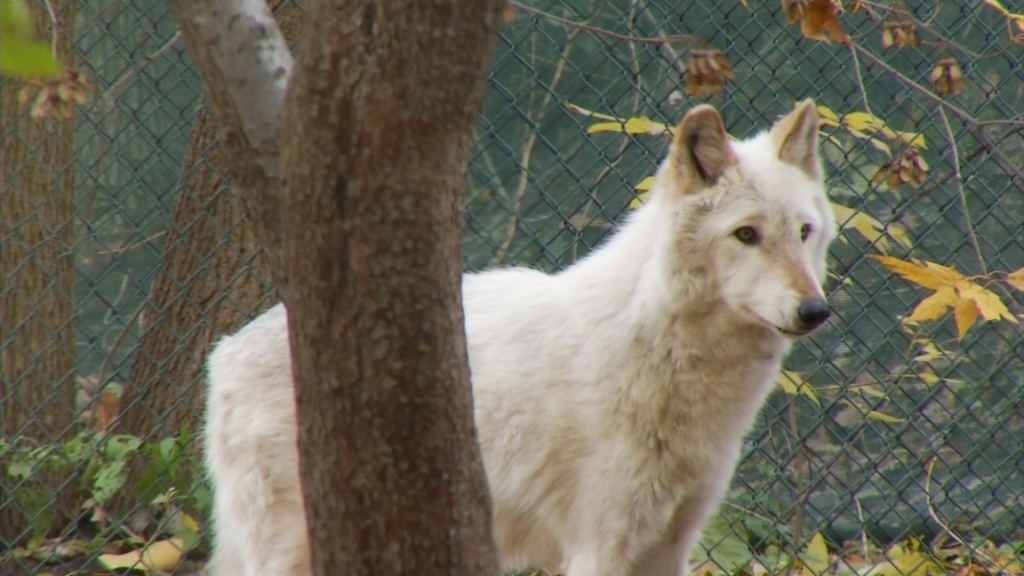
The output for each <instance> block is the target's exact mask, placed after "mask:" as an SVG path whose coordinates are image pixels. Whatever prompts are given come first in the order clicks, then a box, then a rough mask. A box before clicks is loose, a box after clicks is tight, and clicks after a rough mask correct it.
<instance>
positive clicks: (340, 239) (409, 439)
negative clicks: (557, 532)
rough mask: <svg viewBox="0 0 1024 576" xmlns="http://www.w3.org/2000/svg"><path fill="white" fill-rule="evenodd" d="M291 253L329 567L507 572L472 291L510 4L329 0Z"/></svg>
mask: <svg viewBox="0 0 1024 576" xmlns="http://www.w3.org/2000/svg"><path fill="white" fill-rule="evenodd" d="M310 4H311V6H310V19H309V28H308V31H307V34H306V37H307V39H308V40H309V41H307V42H306V43H305V44H304V45H303V47H302V49H301V52H300V55H299V58H298V60H297V61H296V65H295V70H294V72H293V80H292V84H291V87H290V89H289V90H290V93H289V96H288V99H287V102H286V111H285V117H284V121H283V122H284V123H283V126H284V133H283V139H282V176H283V181H282V187H283V206H282V209H281V214H282V229H281V230H282V231H281V239H282V253H283V262H284V272H285V278H286V279H287V280H286V282H285V284H284V285H283V286H281V290H282V293H283V295H284V298H285V301H286V302H287V304H288V307H289V326H290V330H291V346H292V357H293V363H294V364H293V370H294V374H295V379H296V401H297V405H298V421H299V452H300V475H301V478H302V485H303V491H304V493H305V502H306V513H307V518H308V520H307V522H308V528H309V535H310V546H311V551H312V562H313V566H314V570H315V573H316V574H319V575H321V576H326V575H328V574H330V575H334V574H375V575H391V574H394V575H399V574H421V575H425V574H445V575H450V574H466V575H470V574H471V575H473V576H478V575H482V574H498V565H497V560H496V555H495V551H494V544H493V539H492V537H491V531H490V529H491V508H490V496H489V493H488V490H487V485H486V478H485V476H484V470H483V465H482V461H481V456H480V451H479V445H478V443H477V438H476V431H475V427H474V425H473V419H472V418H473V415H472V396H471V391H470V386H469V374H468V366H467V358H466V345H465V333H464V326H463V317H462V303H461V291H460V285H461V258H460V252H459V248H460V245H459V240H460V237H461V227H462V226H461V225H462V194H463V189H464V185H465V176H466V171H467V167H468V154H469V145H470V143H471V140H472V133H473V127H474V125H475V122H476V119H477V114H478V113H479V108H480V104H481V100H482V95H483V90H484V87H485V80H486V72H487V68H488V65H489V63H490V60H491V55H492V51H493V42H494V39H495V35H496V32H497V27H498V23H499V21H500V18H499V14H500V11H501V8H502V6H503V3H502V2H501V1H500V0H486V1H472V0H417V1H413V2H395V1H387V0H381V1H372V0H367V1H360V2H351V1H346V0H333V1H332V0H320V1H317V2H310Z"/></svg>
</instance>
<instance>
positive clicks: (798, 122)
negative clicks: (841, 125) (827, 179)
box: [770, 98, 821, 180]
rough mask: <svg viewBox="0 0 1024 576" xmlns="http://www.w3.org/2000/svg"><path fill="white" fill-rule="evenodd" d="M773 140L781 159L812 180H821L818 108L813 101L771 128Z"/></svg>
mask: <svg viewBox="0 0 1024 576" xmlns="http://www.w3.org/2000/svg"><path fill="white" fill-rule="evenodd" d="M770 134H771V138H772V140H773V141H774V142H775V145H776V146H777V147H778V150H779V160H782V161H783V162H786V163H788V164H792V165H793V166H796V167H797V168H799V169H801V170H803V172H804V173H805V174H807V175H808V176H810V177H811V179H813V180H820V179H821V164H820V163H819V162H818V109H817V107H816V106H815V105H814V101H813V100H811V99H810V98H808V99H806V100H804V101H803V102H801V103H799V104H797V106H796V110H793V111H792V112H790V113H789V114H787V115H786V116H785V117H784V118H782V119H781V120H779V121H778V122H776V123H775V125H774V126H772V129H771V132H770Z"/></svg>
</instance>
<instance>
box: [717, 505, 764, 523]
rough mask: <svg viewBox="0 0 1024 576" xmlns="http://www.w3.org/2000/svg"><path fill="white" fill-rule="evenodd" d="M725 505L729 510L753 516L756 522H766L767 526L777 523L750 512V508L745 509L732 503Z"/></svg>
mask: <svg viewBox="0 0 1024 576" xmlns="http://www.w3.org/2000/svg"><path fill="white" fill-rule="evenodd" d="M725 505H726V506H728V507H730V508H735V509H736V510H739V511H740V512H743V513H744V514H746V515H748V516H753V517H754V518H757V519H758V520H761V521H763V522H767V523H768V524H775V523H776V522H777V521H776V520H772V519H771V518H769V517H767V516H764V515H762V514H758V513H757V512H754V511H753V510H751V509H750V508H745V507H743V506H740V505H739V504H733V503H732V502H725Z"/></svg>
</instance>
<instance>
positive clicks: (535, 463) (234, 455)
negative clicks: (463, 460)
mask: <svg viewBox="0 0 1024 576" xmlns="http://www.w3.org/2000/svg"><path fill="white" fill-rule="evenodd" d="M808 107H809V108H810V110H808ZM691 116H693V118H691ZM687 118H688V119H690V120H687V119H684V121H683V123H682V124H681V125H680V128H679V130H678V131H677V136H676V140H675V142H674V143H673V145H672V148H671V149H670V152H669V157H668V159H667V160H666V161H665V162H664V163H663V165H662V167H661V169H660V170H659V173H658V178H657V183H656V185H655V189H654V191H653V194H652V197H651V200H650V201H649V202H648V203H646V204H645V205H644V206H643V207H642V208H640V209H639V210H637V211H636V212H635V213H634V214H633V215H632V216H631V217H630V218H629V219H628V221H627V222H626V223H625V224H624V225H623V226H622V227H621V230H620V231H619V232H618V233H617V234H615V235H614V236H613V237H612V238H611V239H610V240H609V241H608V242H607V244H605V245H604V246H603V247H601V248H599V249H597V250H595V251H594V252H592V253H591V254H590V256H588V257H587V258H586V259H584V260H583V261H581V262H579V263H577V264H576V265H574V266H572V267H570V268H568V269H566V270H564V271H563V272H561V273H558V274H555V275H548V274H543V273H541V272H537V271H533V270H527V269H522V268H514V269H505V270H495V271H490V272H483V273H480V274H468V275H466V276H465V279H464V282H463V299H464V305H465V312H466V333H467V337H468V342H469V359H470V366H471V372H472V381H473V395H474V405H475V418H476V425H477V427H478V430H479V436H480V442H481V446H482V450H483V457H484V463H485V467H486V470H487V477H488V481H489V485H490V488H491V492H492V495H493V501H494V507H495V509H494V514H495V517H494V528H495V539H496V542H497V545H498V549H499V553H500V556H501V560H502V563H503V565H504V566H506V567H514V566H524V565H533V566H537V567H545V568H548V569H551V570H562V571H566V572H567V573H568V576H622V575H633V576H677V575H681V574H686V571H687V569H686V562H685V560H686V558H687V556H688V554H689V552H690V549H691V547H692V546H693V545H694V544H695V542H696V540H697V537H698V534H699V531H700V528H701V526H702V524H703V522H704V520H705V519H706V517H707V516H708V514H710V513H711V512H712V511H713V510H714V509H715V508H716V507H717V505H718V504H719V502H720V500H721V498H722V496H723V494H724V493H725V490H726V488H727V486H728V484H729V480H730V477H731V475H732V473H733V470H734V467H735V465H736V462H737V459H738V457H739V451H740V445H741V441H742V438H743V436H744V434H745V433H746V432H747V431H748V429H749V428H750V426H751V423H752V421H753V419H754V417H755V415H756V412H757V411H758V409H759V407H760V406H761V404H762V402H763V401H764V398H765V396H766V395H767V394H768V392H769V391H770V389H771V388H772V386H773V381H774V379H775V376H776V374H777V372H778V370H779V367H780V363H781V361H782V358H783V356H784V354H785V353H786V352H787V350H788V348H789V345H790V341H791V338H792V337H793V335H792V334H790V335H788V336H787V335H786V334H784V333H783V332H781V331H780V330H779V329H782V330H783V331H799V321H798V320H797V316H796V314H797V312H796V310H797V306H798V305H799V303H800V302H801V300H803V299H806V298H814V297H818V298H820V297H821V289H820V284H821V282H822V281H823V280H824V276H825V253H826V249H827V247H828V244H829V242H830V241H831V240H832V238H833V237H834V223H833V218H832V214H831V211H830V209H829V207H828V203H827V202H826V199H825V194H824V191H823V187H822V183H821V180H820V173H821V171H820V167H819V165H818V159H817V156H816V149H817V140H816V127H817V115H816V113H814V112H813V105H811V104H810V103H809V102H805V103H804V104H803V105H802V106H801V107H798V109H797V111H796V112H793V113H792V114H790V115H789V116H787V117H786V118H785V119H783V120H780V122H779V123H777V124H776V127H775V128H774V129H773V131H772V132H765V133H762V134H760V135H758V136H756V137H754V138H752V139H750V140H747V141H743V142H729V141H728V140H725V141H723V142H720V143H719V144H720V147H719V149H716V148H715V146H714V144H715V141H714V139H713V138H712V141H711V146H710V147H707V146H706V144H707V140H706V139H703V140H701V139H698V140H696V141H693V140H690V141H688V140H687V138H685V137H683V136H680V134H685V133H686V132H687V131H688V130H689V131H690V132H693V131H695V130H696V131H697V132H699V131H700V130H713V129H714V127H715V124H714V123H715V121H718V122H719V124H718V125H719V126H720V121H719V120H718V115H717V113H715V112H714V111H713V110H711V109H710V108H709V107H700V108H699V109H696V110H694V111H692V112H691V113H690V114H689V115H687ZM694 118H695V119H694ZM688 121H689V122H690V126H687V122H688ZM812 121H813V123H814V124H813V127H810V122H812ZM787 122H788V123H789V124H786V123H787ZM695 126H696V128H694V127H695ZM794 126H796V127H794ZM800 126H803V127H804V130H803V132H801V130H800ZM809 127H810V128H809ZM808 128H809V129H808ZM808 132H809V133H808ZM701 134H703V133H701ZM723 135H724V132H723ZM694 142H696V144H695V146H696V147H698V148H700V147H701V146H704V148H700V149H698V150H694V151H693V152H694V154H688V152H690V150H689V149H688V147H689V146H690V145H692V144H694ZM794 142H795V144H794ZM780 158H785V161H784V160H781V159H780ZM695 162H696V163H703V164H704V166H705V167H710V171H711V172H712V174H710V180H712V181H711V182H708V181H707V180H708V179H704V180H701V178H699V177H698V174H697V173H696V172H695V168H694V163H695ZM716 162H718V164H716ZM719 168H720V170H719ZM804 224H809V225H810V226H811V227H812V232H811V234H810V237H809V238H808V239H807V240H806V242H801V240H800V237H799V236H800V227H801V226H802V225H804ZM746 225H750V226H754V227H755V228H756V229H757V231H758V232H759V234H760V236H761V239H762V241H761V243H760V244H759V245H756V246H748V245H744V244H743V243H741V242H740V241H739V240H737V238H736V237H735V236H734V231H735V230H736V229H737V228H739V227H741V226H746ZM209 381H210V394H209V405H208V412H207V428H206V436H205V440H206V446H207V465H208V467H209V471H210V474H211V477H212V481H213V484H214V487H215V494H216V496H215V507H214V527H215V529H216V546H215V552H214V557H213V559H212V561H211V565H210V568H211V571H210V573H211V574H213V575H214V576H243V575H246V576H255V575H268V576H270V575H275V576H276V575H300V576H305V575H307V574H309V573H310V568H309V564H308V549H307V541H306V529H305V525H304V511H303V503H302V495H301V492H300V487H299V480H298V472H297V468H298V464H297V449H296V434H297V432H296V423H295V415H294V410H295V404H294V400H293V396H292V394H293V392H292V379H291V366H290V355H289V349H288V336H287V319H286V312H285V309H284V307H283V306H282V305H278V306H276V307H275V308H273V309H271V310H269V311H268V312H266V313H265V314H263V315H262V316H260V317H259V318H257V319H256V320H254V321H253V322H251V323H250V324H248V325H247V326H245V327H244V328H242V329H241V330H240V331H239V332H238V333H236V334H234V335H233V336H229V337H225V338H224V339H223V340H221V341H220V343H219V344H218V345H217V346H216V348H215V349H214V351H213V352H212V353H211V355H210V359H209Z"/></svg>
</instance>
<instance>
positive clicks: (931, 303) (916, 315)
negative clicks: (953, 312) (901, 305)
mask: <svg viewBox="0 0 1024 576" xmlns="http://www.w3.org/2000/svg"><path fill="white" fill-rule="evenodd" d="M958 300H959V297H958V296H957V293H956V291H955V290H953V287H952V286H943V287H941V288H939V289H938V290H936V291H935V293H934V294H932V295H931V296H929V297H927V298H925V299H924V300H921V302H920V303H918V305H917V306H915V307H914V311H913V312H911V313H910V316H909V317H908V318H907V320H909V321H911V322H922V321H926V320H938V319H939V318H942V316H943V315H944V314H945V313H946V310H947V309H949V308H950V307H952V306H955V305H956V303H957V301H958Z"/></svg>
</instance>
